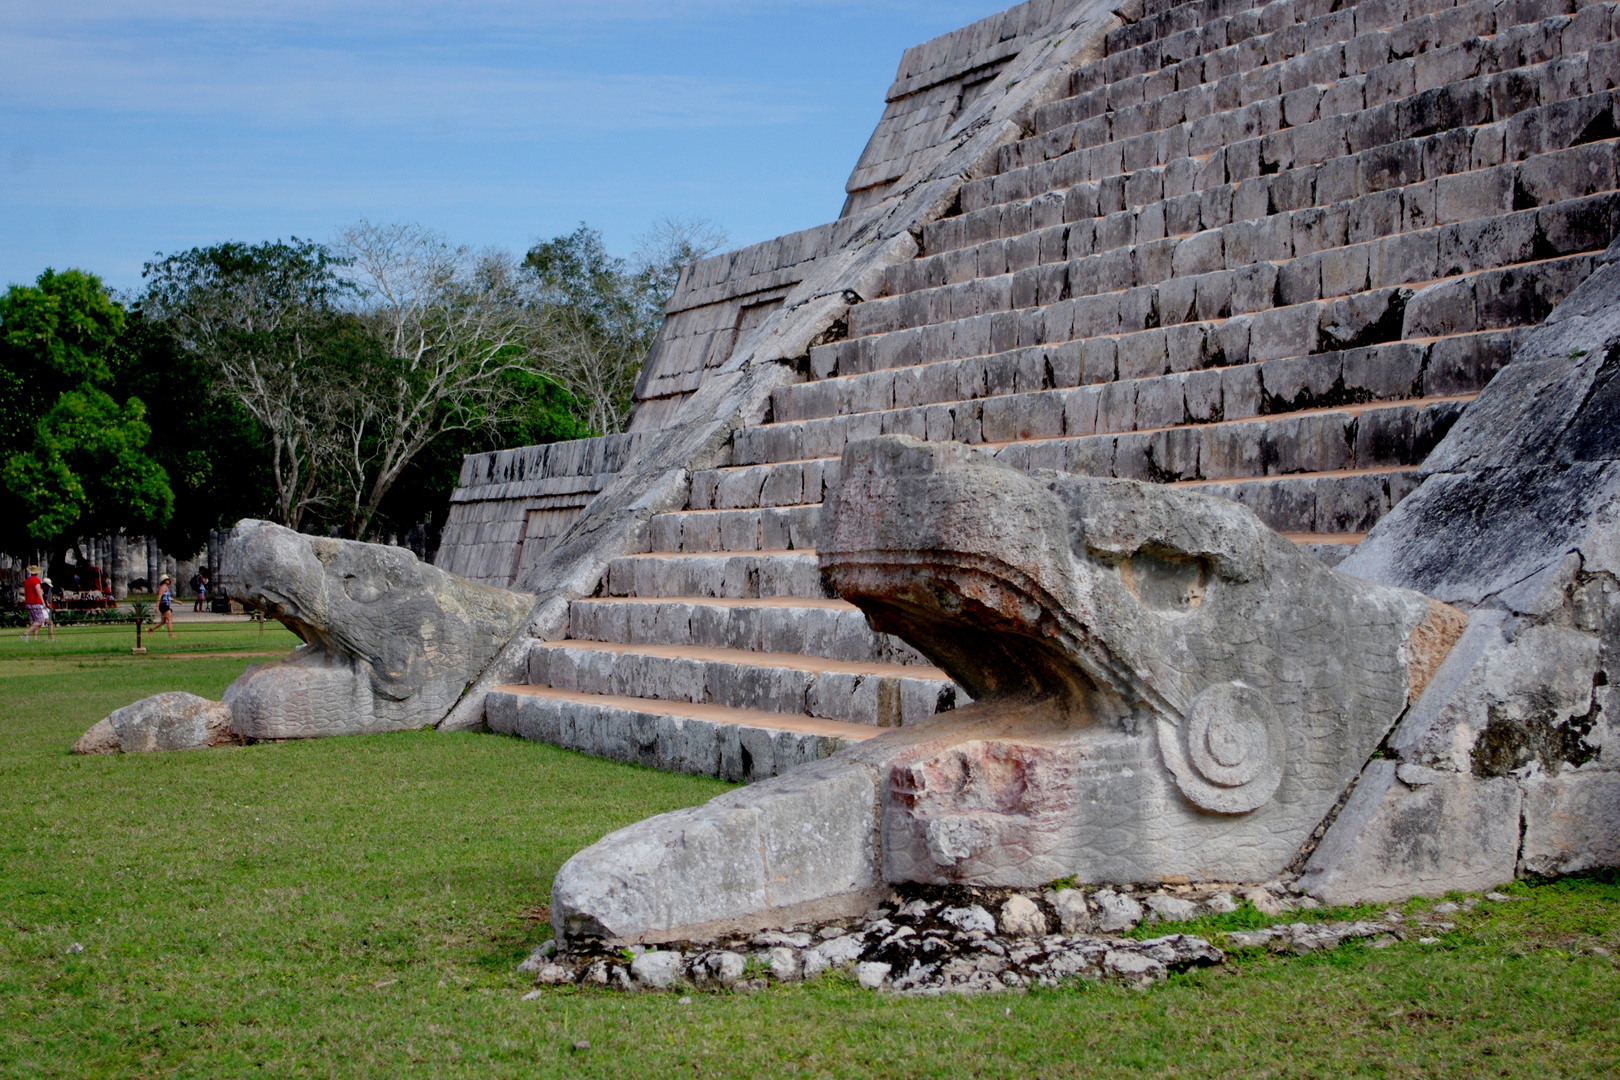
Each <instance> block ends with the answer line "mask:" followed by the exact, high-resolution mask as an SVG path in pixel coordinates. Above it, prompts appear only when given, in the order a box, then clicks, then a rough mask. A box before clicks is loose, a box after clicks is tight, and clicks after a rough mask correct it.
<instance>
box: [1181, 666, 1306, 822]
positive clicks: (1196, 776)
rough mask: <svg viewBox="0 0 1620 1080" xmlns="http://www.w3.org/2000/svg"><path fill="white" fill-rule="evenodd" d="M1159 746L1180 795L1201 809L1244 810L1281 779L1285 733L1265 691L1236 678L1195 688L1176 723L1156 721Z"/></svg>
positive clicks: (1267, 794)
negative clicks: (1180, 718) (1195, 693)
mask: <svg viewBox="0 0 1620 1080" xmlns="http://www.w3.org/2000/svg"><path fill="white" fill-rule="evenodd" d="M1159 744H1160V747H1161V749H1162V752H1163V754H1164V760H1165V764H1166V765H1168V766H1169V768H1170V771H1171V772H1172V773H1174V774H1175V777H1176V784H1177V786H1178V787H1180V788H1181V792H1182V794H1183V795H1185V796H1186V797H1187V798H1188V799H1189V800H1190V801H1191V802H1192V803H1193V805H1195V806H1197V807H1199V808H1200V809H1203V810H1210V811H1213V812H1214V813H1217V814H1243V813H1247V812H1248V811H1250V810H1254V809H1256V808H1257V807H1260V806H1264V805H1265V804H1266V802H1267V801H1269V800H1270V798H1271V796H1272V795H1274V794H1275V793H1276V791H1277V786H1278V785H1279V784H1281V783H1282V774H1283V767H1284V759H1285V757H1286V751H1287V733H1286V732H1285V731H1284V730H1283V725H1282V721H1281V720H1280V719H1279V718H1278V716H1277V711H1276V709H1275V708H1273V707H1272V704H1271V702H1270V701H1269V700H1267V698H1266V697H1265V695H1263V694H1261V693H1260V692H1259V691H1257V690H1255V689H1254V688H1252V687H1250V686H1246V685H1244V684H1243V683H1241V682H1229V683H1218V684H1216V685H1215V686H1210V687H1207V688H1205V689H1204V690H1202V691H1200V692H1199V694H1198V696H1197V697H1195V698H1193V700H1192V703H1191V704H1190V705H1189V706H1188V707H1187V713H1186V718H1185V719H1184V721H1183V722H1182V723H1181V724H1180V725H1179V726H1178V725H1176V724H1174V723H1172V722H1170V721H1169V720H1165V719H1161V720H1160V721H1159Z"/></svg>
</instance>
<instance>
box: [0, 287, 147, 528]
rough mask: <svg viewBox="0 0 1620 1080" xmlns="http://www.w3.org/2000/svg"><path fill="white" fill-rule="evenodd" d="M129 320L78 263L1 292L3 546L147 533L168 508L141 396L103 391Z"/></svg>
mask: <svg viewBox="0 0 1620 1080" xmlns="http://www.w3.org/2000/svg"><path fill="white" fill-rule="evenodd" d="M125 325H126V314H125V312H124V309H123V307H122V306H121V305H120V304H118V303H117V302H115V301H114V300H113V299H112V298H111V297H110V296H108V295H107V291H106V289H105V288H104V287H103V286H102V284H101V281H100V279H99V278H97V277H96V276H95V275H93V274H87V273H84V272H83V271H79V270H66V271H63V272H61V273H57V272H55V271H53V270H46V271H45V272H44V273H43V274H41V275H40V276H39V279H38V280H37V281H36V282H35V284H34V285H32V286H27V285H13V286H11V287H10V288H9V289H8V290H7V291H6V295H5V296H4V297H3V298H0V383H3V386H0V395H3V397H4V406H3V407H4V409H5V413H4V417H3V425H4V428H3V431H0V440H3V442H0V450H3V451H4V454H3V458H0V484H3V486H4V487H5V489H6V492H7V494H8V495H9V497H10V500H11V503H12V506H13V508H14V512H13V513H11V514H8V515H5V516H4V520H3V522H0V546H3V547H4V548H5V549H7V550H10V551H13V552H19V551H26V550H29V549H30V548H37V547H50V548H54V549H56V550H61V549H62V548H63V547H64V546H65V545H66V542H67V541H68V540H69V539H70V538H71V537H73V536H84V535H106V534H108V533H115V532H119V531H121V530H127V531H130V532H136V533H146V532H150V531H152V530H153V529H155V528H157V527H159V526H161V525H163V524H164V523H165V522H166V521H167V520H168V518H169V516H170V514H171V513H172V510H173V504H174V496H173V493H172V491H171V490H170V489H169V485H168V477H167V474H166V473H165V471H164V470H163V468H162V466H160V465H159V464H158V463H157V462H156V461H154V460H153V459H152V457H151V456H150V455H149V454H148V453H147V450H146V447H147V443H148V441H149V439H150V436H151V428H150V427H149V426H148V424H147V422H146V419H145V417H146V408H145V406H144V405H143V404H142V402H141V401H140V400H139V399H138V398H133V397H131V398H129V399H128V400H126V401H125V402H124V404H122V405H120V404H118V402H117V401H115V400H114V398H113V397H112V396H111V394H109V393H108V389H109V387H110V386H111V384H112V382H113V379H114V372H113V367H114V354H115V347H116V344H117V341H118V338H119V336H120V334H121V333H122V332H123V330H124V327H125Z"/></svg>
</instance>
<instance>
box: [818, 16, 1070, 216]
mask: <svg viewBox="0 0 1620 1080" xmlns="http://www.w3.org/2000/svg"><path fill="white" fill-rule="evenodd" d="M1068 6H1069V5H1066V4H1064V3H1063V2H1062V0H1029V2H1028V3H1024V4H1019V5H1018V6H1017V7H1012V8H1008V9H1007V10H1006V11H1003V12H999V13H997V14H995V15H992V16H990V17H989V18H987V19H980V20H979V21H978V22H976V23H973V24H972V25H970V26H964V27H963V28H962V29H960V30H956V31H953V32H951V33H949V34H944V35H941V36H940V37H937V38H934V39H933V40H932V41H927V42H924V43H923V44H921V45H918V46H916V47H914V48H910V49H907V50H906V51H905V54H904V55H902V56H901V57H900V70H899V71H898V72H897V73H896V74H895V77H894V85H892V86H890V87H889V90H888V93H886V94H885V95H884V109H883V118H882V119H881V120H879V121H878V126H877V130H876V131H874V132H873V133H872V138H871V139H870V140H869V141H868V142H867V144H866V149H865V150H864V151H862V152H861V158H860V160H859V161H858V162H856V163H855V169H854V171H853V172H851V173H850V175H849V181H848V183H846V184H845V185H844V190H845V191H846V192H848V196H849V197H848V198H847V199H846V200H845V203H844V214H843V216H845V217H848V216H849V215H850V214H852V213H855V212H857V211H860V210H863V209H865V208H866V207H869V206H874V205H876V204H877V203H878V202H880V201H882V199H883V198H884V197H885V196H886V195H887V194H888V193H889V191H890V189H892V188H893V186H894V184H895V182H896V181H898V180H899V179H900V178H901V177H903V176H905V175H906V173H908V172H910V171H911V168H912V166H913V165H915V164H916V163H917V162H918V161H919V160H921V159H922V158H923V157H924V156H925V155H926V154H927V153H928V152H929V151H930V150H932V149H933V148H934V147H935V146H937V145H939V143H940V142H941V141H942V140H943V139H944V137H945V134H946V132H948V131H949V130H950V129H951V126H952V124H953V123H954V122H955V121H956V119H957V118H958V117H959V116H960V115H961V114H962V112H963V110H964V109H965V108H967V107H968V106H970V105H972V104H973V101H974V99H975V98H977V97H978V96H979V95H980V94H982V93H983V92H984V91H985V90H986V89H987V88H989V84H990V82H991V80H993V79H994V78H995V77H996V76H997V75H999V74H1000V73H1001V72H1002V71H1003V70H1004V69H1005V68H1006V67H1007V65H1008V64H1009V63H1010V62H1011V61H1012V59H1013V58H1014V57H1016V56H1017V55H1018V54H1019V52H1021V51H1022V50H1023V49H1024V48H1025V46H1027V45H1028V44H1029V43H1030V42H1031V41H1033V40H1035V39H1036V38H1038V37H1040V35H1041V34H1042V33H1044V32H1045V31H1047V30H1048V29H1050V28H1051V27H1052V24H1053V21H1054V20H1055V19H1057V18H1059V17H1061V16H1062V15H1063V14H1064V11H1065V9H1066V7H1068Z"/></svg>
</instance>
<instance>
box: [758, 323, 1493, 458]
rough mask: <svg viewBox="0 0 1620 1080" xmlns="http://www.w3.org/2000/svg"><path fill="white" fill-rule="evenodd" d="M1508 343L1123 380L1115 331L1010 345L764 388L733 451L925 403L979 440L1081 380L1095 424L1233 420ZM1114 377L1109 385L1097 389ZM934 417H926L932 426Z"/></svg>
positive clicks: (1420, 380) (789, 443)
mask: <svg viewBox="0 0 1620 1080" xmlns="http://www.w3.org/2000/svg"><path fill="white" fill-rule="evenodd" d="M1511 346H1512V335H1511V331H1500V330H1497V331H1487V332H1485V333H1476V334H1460V335H1454V336H1450V337H1445V338H1439V339H1434V340H1425V341H1392V342H1385V343H1383V344H1379V345H1368V346H1365V347H1362V348H1357V349H1344V350H1335V351H1331V352H1322V353H1316V354H1314V355H1310V356H1294V357H1285V358H1283V359H1280V360H1267V361H1264V362H1260V363H1250V364H1235V365H1231V366H1228V367H1224V368H1205V369H1201V370H1198V371H1173V372H1169V373H1166V374H1156V375H1148V376H1144V377H1142V378H1138V379H1123V380H1121V379H1117V378H1116V376H1117V375H1118V369H1119V357H1118V349H1117V345H1116V341H1115V339H1107V338H1102V339H1093V340H1092V341H1090V342H1078V341H1077V342H1068V343H1064V344H1062V345H1055V346H1037V347H1032V348H1028V349H1015V350H1013V351H1011V352H1005V353H997V354H994V355H991V356H976V357H969V358H968V359H966V360H945V361H940V362H939V363H935V364H919V365H916V366H914V367H908V368H895V369H889V370H884V371H874V372H869V373H867V374H863V375H845V376H839V377H837V378H832V379H821V380H817V381H814V382H806V383H795V384H793V385H791V386H784V387H780V388H778V389H777V390H776V391H774V393H773V398H772V401H773V405H772V414H773V417H774V422H772V423H769V424H762V425H760V426H758V427H752V428H742V429H739V430H738V432H737V434H736V438H735V439H734V443H733V445H734V454H733V458H732V460H733V462H734V463H735V464H738V465H753V464H761V463H765V462H771V461H784V460H790V459H793V458H803V457H805V456H806V454H805V447H806V446H812V447H813V446H816V445H818V440H817V439H816V438H815V436H814V435H813V434H806V432H807V430H809V429H806V428H796V427H795V426H794V425H796V424H799V425H803V424H805V423H806V422H814V421H823V420H827V419H829V418H832V417H839V416H843V417H852V416H858V415H866V414H887V413H891V412H897V411H898V412H904V411H908V410H909V411H912V412H913V413H914V415H912V416H909V417H905V418H895V419H892V420H891V419H889V418H887V417H886V418H885V419H884V421H883V422H884V423H886V424H891V425H897V426H899V427H902V428H904V429H905V430H908V431H909V430H912V429H913V428H915V427H916V426H918V424H921V425H922V426H923V428H924V429H925V430H927V429H928V413H927V412H926V411H925V410H927V409H928V408H930V407H935V406H945V407H948V408H950V409H951V413H950V414H949V415H950V416H951V433H952V436H953V437H958V438H961V439H962V441H984V439H985V431H986V428H988V430H989V431H990V432H992V433H994V434H1011V433H1016V432H1017V430H1018V427H1019V425H1021V424H1024V423H1027V422H1028V419H1027V418H1029V417H1034V416H1037V415H1039V414H1040V412H1041V410H1042V408H1043V407H1045V408H1054V406H1053V405H1047V406H1043V405H1042V402H1041V399H1040V398H1039V395H1044V394H1051V393H1052V392H1053V391H1061V390H1072V389H1074V388H1076V387H1079V386H1092V387H1097V388H1098V389H1096V390H1093V391H1089V392H1091V393H1096V394H1098V395H1099V398H1098V403H1097V421H1096V423H1097V426H1098V430H1100V431H1114V430H1121V431H1129V430H1132V429H1133V427H1135V426H1136V418H1137V417H1136V409H1137V404H1138V403H1146V404H1147V408H1146V410H1145V411H1144V415H1148V416H1152V417H1155V418H1156V419H1157V420H1160V421H1162V420H1163V419H1164V418H1165V417H1166V415H1167V412H1168V414H1169V415H1175V414H1177V413H1179V414H1181V415H1183V416H1184V417H1186V418H1189V419H1192V420H1200V419H1215V418H1220V419H1242V418H1244V417H1245V416H1253V415H1261V414H1280V413H1285V412H1288V411H1291V410H1294V409H1305V408H1313V407H1319V406H1326V405H1335V404H1340V403H1344V402H1350V401H1357V402H1366V401H1395V400H1401V399H1404V398H1413V397H1419V398H1421V397H1448V396H1451V395H1455V394H1468V393H1477V392H1478V391H1480V390H1482V389H1484V387H1485V384H1486V383H1487V382H1489V381H1490V379H1491V376H1493V375H1495V374H1496V372H1497V371H1498V370H1500V369H1501V367H1502V366H1503V365H1504V364H1506V363H1507V358H1508V356H1509V354H1510V352H1511ZM1115 383H1117V384H1119V385H1118V387H1117V388H1116V389H1113V390H1108V391H1103V390H1102V389H1101V387H1103V386H1107V385H1109V384H1115ZM1050 400H1051V401H1052V402H1054V403H1055V402H1057V401H1059V400H1062V401H1063V405H1057V406H1055V411H1056V412H1058V413H1061V412H1063V411H1064V410H1065V406H1066V405H1067V400H1066V399H1063V398H1061V397H1054V398H1052V399H1050ZM973 401H982V402H983V404H982V405H981V406H980V407H979V413H978V415H979V423H978V427H977V430H975V425H974V423H973V422H972V420H971V410H969V412H968V413H967V414H964V413H963V411H962V410H963V406H964V405H966V403H968V402H973ZM1122 410H1124V411H1123V412H1122ZM963 415H967V416H969V418H970V419H969V420H968V422H967V423H966V424H965V425H964V424H962V423H961V422H959V421H958V419H957V417H959V416H963ZM870 422H871V421H870V420H868V421H865V423H870ZM939 426H940V425H939V423H938V422H936V425H935V429H936V430H938V428H939ZM1148 426H1161V425H1160V424H1158V423H1153V422H1150V423H1149V425H1148ZM990 441H996V439H995V438H991V439H990Z"/></svg>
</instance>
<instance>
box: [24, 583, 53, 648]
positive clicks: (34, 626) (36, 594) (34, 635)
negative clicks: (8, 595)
mask: <svg viewBox="0 0 1620 1080" xmlns="http://www.w3.org/2000/svg"><path fill="white" fill-rule="evenodd" d="M23 606H24V607H25V608H27V609H28V629H26V630H24V631H23V632H22V638H23V640H24V641H26V642H28V643H30V644H32V643H33V642H35V641H38V640H39V628H40V627H42V626H43V627H45V628H46V630H47V632H48V633H49V634H50V636H51V637H50V639H51V640H52V641H55V640H56V624H55V623H54V622H52V621H51V617H50V612H48V611H47V610H46V609H45V583H44V582H43V581H41V580H39V567H37V566H30V567H29V568H28V577H27V578H26V579H25V580H24V581H23Z"/></svg>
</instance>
